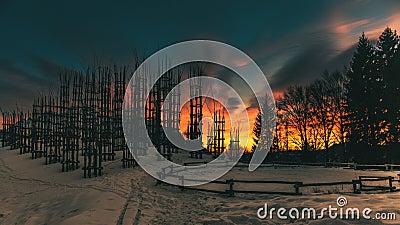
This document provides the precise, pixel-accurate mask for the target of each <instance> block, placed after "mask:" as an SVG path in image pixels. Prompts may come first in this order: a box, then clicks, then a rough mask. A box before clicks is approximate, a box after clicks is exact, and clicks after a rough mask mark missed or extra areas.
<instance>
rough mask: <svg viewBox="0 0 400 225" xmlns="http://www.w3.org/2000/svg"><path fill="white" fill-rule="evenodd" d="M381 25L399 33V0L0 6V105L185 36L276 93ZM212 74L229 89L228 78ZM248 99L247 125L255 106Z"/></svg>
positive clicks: (25, 103)
mask: <svg viewBox="0 0 400 225" xmlns="http://www.w3.org/2000/svg"><path fill="white" fill-rule="evenodd" d="M386 26H390V27H392V28H394V29H396V30H399V29H400V2H399V1H396V0H392V1H390V0H387V1H379V0H375V1H373V0H353V1H347V0H339V1H274V2H272V1H254V2H246V3H242V4H231V3H230V2H229V1H226V2H222V1H221V2H218V3H215V2H214V1H195V2H193V3H188V2H177V1H173V2H171V1H165V2H162V1H160V2H155V1H154V2H153V1H142V2H140V3H139V2H135V1H124V2H122V3H118V4H116V3H111V2H110V1H104V2H101V1H65V2H58V1H25V2H20V1H18V2H17V1H9V0H6V1H1V2H0V28H1V35H0V96H1V97H0V98H1V102H0V107H1V108H2V109H4V110H11V109H13V108H15V106H16V104H17V103H18V106H20V107H23V108H28V107H30V106H31V103H32V101H33V98H34V97H35V96H37V95H38V93H39V92H41V91H46V92H47V90H48V89H49V87H54V86H55V85H57V83H58V73H59V72H60V71H65V70H84V69H85V68H86V67H87V66H90V65H93V64H95V63H104V64H114V63H116V64H129V63H130V62H132V58H133V52H134V50H135V49H136V50H137V51H138V52H139V54H141V55H145V56H148V55H150V54H152V53H154V52H155V51H157V50H158V49H160V48H163V47H166V46H168V45H170V44H174V43H177V42H180V41H185V40H191V39H210V40H217V41H221V42H225V43H227V44H230V45H233V46H235V47H237V48H239V49H241V50H243V51H244V52H245V53H247V54H248V55H249V56H250V57H252V58H253V59H254V60H255V61H256V63H257V64H258V65H259V66H260V67H261V68H262V70H263V71H264V73H265V74H266V76H267V78H268V81H269V82H270V85H271V87H272V90H273V92H274V94H275V95H279V94H280V93H281V92H282V91H283V90H284V89H285V88H286V87H287V86H288V85H291V84H305V83H308V82H310V81H311V80H313V79H315V78H317V77H319V76H320V75H321V74H322V72H323V70H325V69H328V70H334V69H342V68H343V67H344V66H345V65H347V64H348V63H349V61H350V59H351V55H352V53H353V51H354V47H355V44H356V42H357V41H358V36H359V35H360V34H361V32H363V31H365V32H366V34H367V35H368V37H369V38H370V39H372V40H374V39H376V38H377V37H378V35H379V34H380V33H381V32H382V31H383V29H384V28H385V27H386ZM213 73H215V76H218V77H221V78H224V79H225V80H227V82H230V83H231V84H232V85H235V82H236V80H235V79H231V77H230V75H229V74H230V72H226V71H225V72H224V71H213ZM236 86H237V88H239V89H240V88H241V85H236ZM244 93H246V91H244ZM247 97H248V96H247ZM244 98H245V99H246V96H244ZM246 101H247V102H245V103H246V104H247V106H248V108H249V114H250V116H251V117H252V118H253V119H254V117H255V114H256V113H257V110H256V105H254V104H252V100H251V98H250V97H248V98H247V100H246ZM253 119H252V120H253Z"/></svg>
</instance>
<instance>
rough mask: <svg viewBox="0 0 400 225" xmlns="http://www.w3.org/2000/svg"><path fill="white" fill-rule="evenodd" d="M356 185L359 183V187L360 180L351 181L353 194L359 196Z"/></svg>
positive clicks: (359, 191)
mask: <svg viewBox="0 0 400 225" xmlns="http://www.w3.org/2000/svg"><path fill="white" fill-rule="evenodd" d="M357 183H359V184H360V185H361V181H360V180H353V193H354V194H360V193H361V189H360V190H358V189H357Z"/></svg>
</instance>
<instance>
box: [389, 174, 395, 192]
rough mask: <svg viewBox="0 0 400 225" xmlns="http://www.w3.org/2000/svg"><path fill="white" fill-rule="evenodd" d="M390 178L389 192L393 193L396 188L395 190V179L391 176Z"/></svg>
mask: <svg viewBox="0 0 400 225" xmlns="http://www.w3.org/2000/svg"><path fill="white" fill-rule="evenodd" d="M388 178H389V191H390V192H393V191H394V188H393V177H392V176H389V177H388Z"/></svg>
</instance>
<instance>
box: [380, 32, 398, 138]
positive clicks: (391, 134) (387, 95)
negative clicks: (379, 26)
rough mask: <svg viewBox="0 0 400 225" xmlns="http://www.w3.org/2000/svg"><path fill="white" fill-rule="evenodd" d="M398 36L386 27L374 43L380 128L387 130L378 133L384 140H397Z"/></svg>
mask: <svg viewBox="0 0 400 225" xmlns="http://www.w3.org/2000/svg"><path fill="white" fill-rule="evenodd" d="M398 47H399V37H398V35H397V34H396V31H393V30H392V29H391V28H389V27H387V28H386V29H385V30H384V31H383V33H382V34H381V35H380V36H379V40H378V42H377V44H376V60H375V62H376V64H377V66H376V67H377V73H378V74H379V75H378V76H379V78H380V80H379V81H381V82H382V84H381V86H382V89H381V90H382V92H383V93H382V97H381V98H382V106H383V107H382V108H381V110H380V111H378V113H379V114H378V115H380V120H381V121H380V124H381V126H380V128H381V130H387V132H384V133H382V134H380V139H381V140H383V141H385V142H389V143H390V142H398V137H399V134H398V129H397V126H398V119H397V116H398V111H399V104H400V99H399V94H400V93H399V80H400V79H399V77H398V76H399V75H400V68H399V64H400V57H399V51H398Z"/></svg>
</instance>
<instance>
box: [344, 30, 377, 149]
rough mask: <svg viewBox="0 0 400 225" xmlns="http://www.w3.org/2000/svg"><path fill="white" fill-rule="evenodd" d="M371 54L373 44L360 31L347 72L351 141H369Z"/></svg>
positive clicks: (367, 142)
mask: <svg viewBox="0 0 400 225" xmlns="http://www.w3.org/2000/svg"><path fill="white" fill-rule="evenodd" d="M373 54H374V51H373V46H372V45H371V43H370V41H369V40H368V38H367V37H366V36H365V34H364V33H362V35H361V37H360V38H359V42H358V45H357V48H356V51H355V52H354V54H353V58H352V61H351V62H350V68H349V70H348V72H347V76H348V78H349V85H348V107H349V111H350V112H351V118H352V121H351V137H350V140H351V141H352V142H353V143H364V144H369V143H370V140H369V139H370V138H369V137H370V134H371V125H370V118H371V116H370V115H371V114H372V113H371V112H372V109H371V105H372V104H371V100H372V99H373V98H372V96H373V94H372V92H373V90H372V89H371V86H372V85H371V83H373V79H372V76H371V75H372V71H373V69H372V67H371V64H372V62H373Z"/></svg>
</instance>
